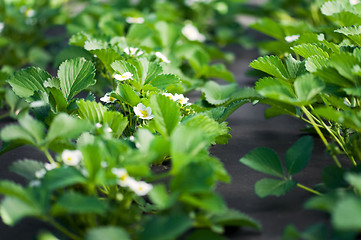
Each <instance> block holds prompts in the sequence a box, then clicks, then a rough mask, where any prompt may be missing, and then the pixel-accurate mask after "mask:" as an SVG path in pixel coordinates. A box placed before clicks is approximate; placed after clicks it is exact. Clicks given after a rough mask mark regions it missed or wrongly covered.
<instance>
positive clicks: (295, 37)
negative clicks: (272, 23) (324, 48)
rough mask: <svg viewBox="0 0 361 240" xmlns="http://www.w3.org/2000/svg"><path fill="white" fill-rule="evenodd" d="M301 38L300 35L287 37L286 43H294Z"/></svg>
mask: <svg viewBox="0 0 361 240" xmlns="http://www.w3.org/2000/svg"><path fill="white" fill-rule="evenodd" d="M299 37H300V35H291V36H286V37H285V40H286V42H294V41H296V40H297V39H298V38H299Z"/></svg>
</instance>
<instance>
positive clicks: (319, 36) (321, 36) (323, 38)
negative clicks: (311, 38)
mask: <svg viewBox="0 0 361 240" xmlns="http://www.w3.org/2000/svg"><path fill="white" fill-rule="evenodd" d="M317 40H318V41H323V40H325V34H323V33H320V34H318V35H317Z"/></svg>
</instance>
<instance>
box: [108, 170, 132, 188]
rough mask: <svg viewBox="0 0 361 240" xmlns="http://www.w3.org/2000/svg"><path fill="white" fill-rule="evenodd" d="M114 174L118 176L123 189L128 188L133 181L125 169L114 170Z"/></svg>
mask: <svg viewBox="0 0 361 240" xmlns="http://www.w3.org/2000/svg"><path fill="white" fill-rule="evenodd" d="M112 173H113V174H114V175H115V176H117V178H118V184H119V185H120V186H122V187H127V186H128V184H129V181H130V180H132V179H133V178H131V177H130V176H129V174H128V172H127V170H126V169H125V168H113V169H112Z"/></svg>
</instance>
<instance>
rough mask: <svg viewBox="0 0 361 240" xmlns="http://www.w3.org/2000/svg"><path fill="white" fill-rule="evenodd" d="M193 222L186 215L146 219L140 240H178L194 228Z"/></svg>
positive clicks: (157, 216)
mask: <svg viewBox="0 0 361 240" xmlns="http://www.w3.org/2000/svg"><path fill="white" fill-rule="evenodd" d="M192 224H193V223H192V220H191V219H189V218H188V217H187V216H185V215H180V214H171V215H167V216H159V215H153V216H149V217H147V218H146V220H145V223H144V225H143V226H144V230H143V232H141V233H140V236H139V239H140V240H168V239H176V238H177V237H179V236H181V235H182V234H183V233H184V232H186V231H187V230H188V229H190V228H191V227H192Z"/></svg>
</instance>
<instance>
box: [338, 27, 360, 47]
mask: <svg viewBox="0 0 361 240" xmlns="http://www.w3.org/2000/svg"><path fill="white" fill-rule="evenodd" d="M335 32H338V33H342V34H344V35H346V36H347V37H348V38H350V39H351V40H352V41H354V42H355V43H356V44H357V45H359V46H361V26H360V25H359V26H349V27H343V28H340V29H337V30H335Z"/></svg>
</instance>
